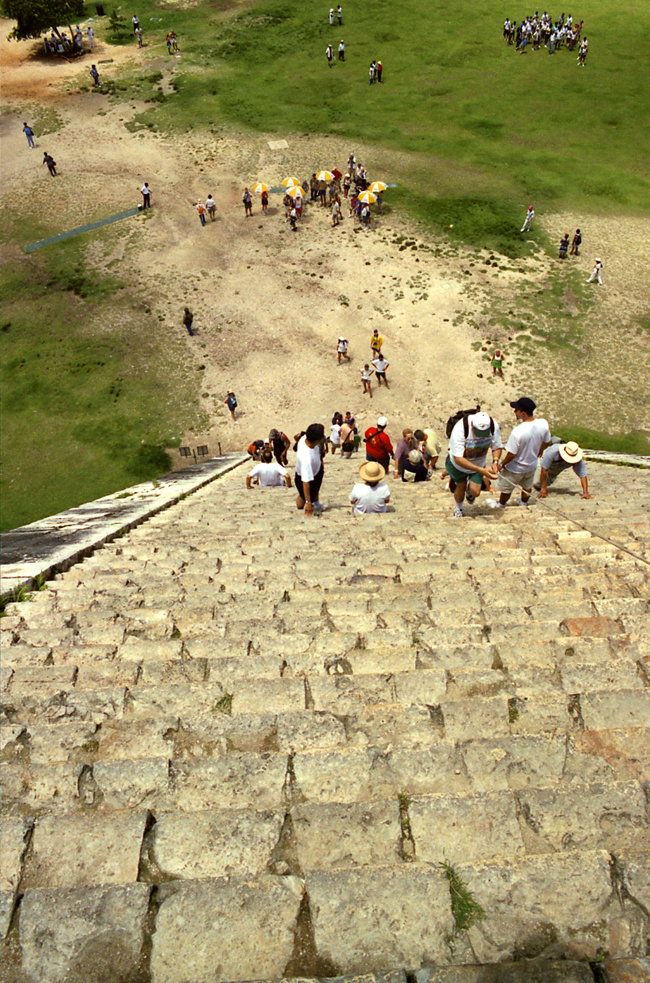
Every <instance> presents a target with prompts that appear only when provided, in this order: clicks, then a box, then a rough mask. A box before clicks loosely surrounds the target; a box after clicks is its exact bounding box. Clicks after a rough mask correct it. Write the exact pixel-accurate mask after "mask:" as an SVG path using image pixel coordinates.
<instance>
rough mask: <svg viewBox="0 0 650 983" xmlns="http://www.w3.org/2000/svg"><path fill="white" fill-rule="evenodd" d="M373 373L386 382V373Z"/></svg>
mask: <svg viewBox="0 0 650 983" xmlns="http://www.w3.org/2000/svg"><path fill="white" fill-rule="evenodd" d="M375 375H376V376H377V378H378V379H383V380H384V382H386V373H385V372H375Z"/></svg>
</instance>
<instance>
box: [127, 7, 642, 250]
mask: <svg viewBox="0 0 650 983" xmlns="http://www.w3.org/2000/svg"><path fill="white" fill-rule="evenodd" d="M149 9H150V11H157V14H156V16H160V17H161V18H162V20H161V23H160V24H157V23H154V22H151V21H149V20H148V17H149V16H154V14H148V13H147V16H145V17H144V18H143V16H142V14H141V15H140V16H141V21H142V22H143V23H149V24H150V26H151V36H150V39H149V40H150V42H151V46H152V48H155V46H156V42H157V44H158V46H159V47H160V48H161V50H162V51H163V52H164V51H165V50H166V49H165V48H164V44H162V42H163V41H164V35H165V32H166V31H167V30H169V29H170V27H172V26H174V27H175V29H176V31H177V33H178V34H179V38H180V46H181V51H182V53H183V60H182V62H181V72H180V74H179V76H178V77H177V78H176V80H175V83H174V84H175V87H176V93H175V94H173V95H171V96H170V97H168V98H167V99H166V100H165V101H164V103H163V104H161V105H160V107H159V108H158V113H157V119H158V123H159V125H162V126H163V127H180V128H183V129H187V128H188V127H203V126H205V127H212V126H215V125H219V123H220V122H222V121H223V120H227V121H229V122H233V123H237V124H240V125H243V126H246V127H251V128H253V129H259V130H263V131H265V132H267V131H276V132H278V133H291V132H300V133H302V132H312V133H333V134H336V135H339V136H342V137H345V138H346V139H349V141H350V142H351V146H354V141H355V140H359V141H366V142H372V143H375V144H378V145H381V146H383V147H387V148H391V149H394V150H395V151H408V152H410V153H412V154H417V155H423V156H422V157H420V158H419V159H418V161H417V162H415V161H408V160H405V159H403V158H398V159H396V162H395V173H394V174H391V175H389V177H391V178H395V177H399V178H400V179H401V181H402V183H404V184H405V185H406V186H407V187H408V190H409V191H412V192H416V194H417V198H418V199H419V203H418V204H417V208H418V209H419V211H420V212H422V211H424V212H425V213H428V218H429V220H430V221H431V222H433V223H434V224H438V225H440V226H441V227H447V228H448V226H449V224H450V223H449V222H448V221H445V219H446V218H447V215H446V213H445V209H444V208H442V207H440V205H439V204H438V205H435V204H434V205H433V206H431V205H430V206H429V207H428V208H427V207H426V202H423V199H429V200H430V201H431V200H432V201H433V202H434V203H435V202H439V201H440V199H446V198H450V199H452V201H453V200H454V199H461V200H462V199H463V198H464V197H465V196H468V197H469V198H470V200H471V201H473V202H475V201H476V200H477V199H479V200H481V201H482V202H483V203H484V204H483V211H484V212H485V213H486V215H485V218H486V222H485V224H484V223H482V222H479V223H478V230H477V231H473V230H474V229H475V222H474V221H473V220H468V221H467V222H463V220H462V218H461V220H460V227H459V224H458V222H454V223H453V224H454V234H457V235H458V236H459V237H461V238H465V239H470V240H472V241H475V242H477V241H481V240H482V238H483V236H484V235H485V234H486V233H487V234H488V236H490V237H491V240H492V241H491V242H490V244H491V245H493V244H494V240H495V237H496V239H497V240H501V243H500V244H501V245H504V244H506V245H507V242H506V240H505V239H504V232H503V231H502V229H501V226H502V225H503V223H504V221H505V222H506V223H509V225H508V228H510V225H511V224H515V225H516V222H517V219H515V218H514V216H515V214H516V216H517V218H518V217H519V214H520V211H521V208H522V205H523V204H524V203H528V201H529V200H533V201H534V202H535V205H536V208H538V209H539V210H542V209H546V210H548V209H553V208H561V207H571V208H585V209H587V210H590V211H594V210H600V209H605V210H622V209H623V210H631V211H635V210H645V209H649V208H650V181H649V180H648V176H647V167H646V162H647V159H648V156H649V155H650V124H649V122H648V120H649V119H650V113H648V111H647V110H648V106H650V72H648V71H647V70H646V67H647V65H648V63H649V62H650V34H649V33H648V32H647V31H644V30H642V29H641V25H642V24H643V23H644V22H647V15H648V6H647V0H630V2H629V3H627V4H626V5H625V7H624V8H623V7H620V5H616V4H614V3H612V2H606V0H605V2H598V0H585V2H583V3H582V4H581V7H580V10H579V16H580V17H582V18H584V21H585V30H584V34H585V35H586V36H587V37H588V38H589V44H590V49H589V56H588V59H587V67H586V68H585V69H578V67H577V63H576V53H571V52H569V51H567V50H566V49H562V50H560V51H559V52H557V53H556V54H554V55H553V56H550V55H549V54H548V52H547V51H546V50H545V49H541V50H540V51H537V52H532V51H528V52H527V53H526V54H524V55H519V54H517V53H516V52H515V51H514V48H513V47H508V46H507V45H506V44H505V42H504V41H503V39H502V25H503V21H504V19H505V16H506V15H507V14H510V15H512V14H513V13H515V10H514V9H513V7H512V4H510V3H505V2H496V3H495V2H493V0H490V2H488V0H457V2H456V3H455V4H453V5H450V4H448V3H447V2H445V3H443V2H441V0H430V2H427V3H426V4H424V3H417V4H416V3H413V2H412V0H394V2H393V0H391V2H390V3H389V2H388V0H376V2H375V3H373V4H362V3H359V2H353V3H349V4H346V5H345V6H344V26H343V28H341V29H339V27H338V26H336V27H335V28H330V27H329V24H328V21H327V9H328V8H326V7H323V9H322V10H320V9H316V10H314V9H313V8H312V7H303V6H297V5H295V4H291V3H288V2H287V0H266V2H264V3H261V4H259V5H257V6H256V7H254V8H252V9H249V10H245V11H243V12H240V13H237V14H235V15H234V16H227V15H226V14H224V5H217V7H215V6H214V5H212V4H210V5H205V4H203V5H199V6H198V7H195V8H190V9H186V10H176V11H174V12H173V13H171V12H168V11H164V10H161V9H160V8H156V7H154V6H153V5H151V4H150V5H149ZM517 13H518V14H519V15H521V14H523V13H524V10H523V9H522V10H521V11H518V12H517ZM555 13H556V14H557V13H559V10H558V11H556V12H555ZM630 24H637V25H639V28H640V29H639V30H638V31H635V32H634V37H632V36H631V34H630ZM341 37H343V38H344V39H345V42H346V58H347V60H346V62H345V64H341V63H339V62H338V61H336V60H335V63H334V67H333V68H332V69H331V70H330V69H328V67H327V61H326V58H325V47H326V45H327V43H328V42H329V41H332V43H333V45H334V47H335V48H336V47H337V45H338V41H339V40H340V38H341ZM373 58H379V59H381V60H382V62H383V66H384V82H383V84H382V85H381V86H379V85H375V86H372V87H371V86H369V85H368V74H367V71H368V65H369V63H370V61H371V60H372V59H373ZM199 69H200V70H199ZM149 118H151V116H149ZM325 163H326V162H325ZM339 163H343V162H341V161H339ZM488 212H489V213H490V216H491V217H490V219H489V221H488V220H487V213H488ZM515 242H516V234H515V238H514V239H513V241H512V242H511V244H510V249H509V251H510V252H512V251H513V249H515V251H516V246H515V245H514V243H515Z"/></svg>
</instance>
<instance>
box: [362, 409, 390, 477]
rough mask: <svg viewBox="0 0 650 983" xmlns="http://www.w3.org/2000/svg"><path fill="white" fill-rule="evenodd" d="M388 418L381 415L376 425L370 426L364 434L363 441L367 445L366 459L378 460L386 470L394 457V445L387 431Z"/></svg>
mask: <svg viewBox="0 0 650 983" xmlns="http://www.w3.org/2000/svg"><path fill="white" fill-rule="evenodd" d="M387 426H388V420H387V419H386V417H385V416H380V417H379V419H378V420H377V426H376V427H368V429H367V430H366V432H365V433H364V435H363V442H364V444H365V445H366V460H367V461H377V463H378V464H381V466H382V468H383V469H384V470H385V471H388V469H389V468H390V459H391V457H393V445H392V443H391V441H390V437H389V436H388V434H387V433H386V427H387Z"/></svg>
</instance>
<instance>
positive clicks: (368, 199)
mask: <svg viewBox="0 0 650 983" xmlns="http://www.w3.org/2000/svg"><path fill="white" fill-rule="evenodd" d="M357 201H362V202H363V203H364V205H372V204H374V202H376V201H377V196H376V195H373V193H372V191H362V192H361V194H360V195H359V197H358V199H357Z"/></svg>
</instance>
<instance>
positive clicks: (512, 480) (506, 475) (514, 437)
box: [494, 396, 551, 509]
mask: <svg viewBox="0 0 650 983" xmlns="http://www.w3.org/2000/svg"><path fill="white" fill-rule="evenodd" d="M510 405H511V406H512V408H513V410H514V411H515V416H516V418H517V422H518V426H516V427H515V429H514V430H513V431H512V433H511V434H510V436H509V437H508V443H507V444H506V456H505V457H504V459H503V461H502V462H500V463H499V464H498V466H497V467H498V471H499V477H498V479H497V483H496V488H497V491H498V492H500V495H499V501H498V502H495V503H494V507H495V508H501V509H502V508H504V507H505V505H506V502H507V501H508V499H509V498H510V496H511V495H512V492H513V489H514V488H515V487H516V486H519V487H520V488H521V498H520V499H519V504H520V505H527V504H528V501H529V499H530V492H531V489H532V487H533V482H534V480H535V471H536V470H537V459H538V458H539V456H540V454H541V453H542V452H543V451H545V450H546V448H547V447H548V446H549V444H550V443H551V431H550V430H549V428H548V423H547V422H546V420H544V419H541V418H540V419H535V417H534V416H533V413H534V412H535V403H534V402H533V400H532V399H529V398H528V397H527V396H523V397H522V398H521V399H516V400H514V402H512V403H510Z"/></svg>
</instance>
